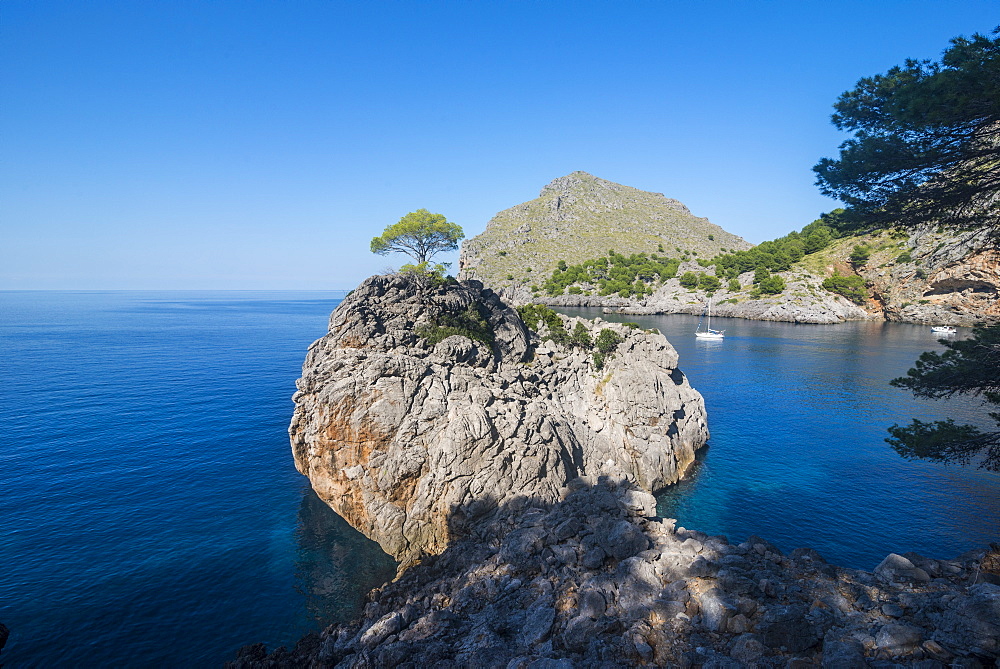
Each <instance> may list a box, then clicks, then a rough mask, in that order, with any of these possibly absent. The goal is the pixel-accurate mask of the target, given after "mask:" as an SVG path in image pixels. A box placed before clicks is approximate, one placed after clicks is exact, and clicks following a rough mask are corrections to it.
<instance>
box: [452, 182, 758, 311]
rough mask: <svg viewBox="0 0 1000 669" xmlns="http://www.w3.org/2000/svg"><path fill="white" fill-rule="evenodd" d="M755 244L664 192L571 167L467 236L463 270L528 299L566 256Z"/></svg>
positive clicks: (711, 252)
mask: <svg viewBox="0 0 1000 669" xmlns="http://www.w3.org/2000/svg"><path fill="white" fill-rule="evenodd" d="M750 246H751V244H749V243H748V242H747V241H746V240H744V239H742V238H741V237H738V236H736V235H734V234H732V233H730V232H726V231H725V230H723V229H722V228H721V227H719V226H718V225H715V224H714V223H711V222H709V220H708V219H706V218H701V217H698V216H695V215H693V214H692V213H691V212H690V211H689V210H688V208H687V207H686V206H685V205H684V204H683V203H681V202H679V201H678V200H675V199H673V198H668V197H665V196H664V195H663V193H651V192H648V191H644V190H639V189H638V188H632V187H631V186H625V185H622V184H618V183H614V182H613V181H607V180H605V179H599V178H598V177H595V176H593V175H592V174H588V173H586V172H573V173H572V174H568V175H566V176H564V177H559V178H558V179H554V180H553V181H552V182H551V183H549V184H548V185H547V186H545V187H544V188H542V191H541V193H539V196H538V197H537V198H536V199H534V200H530V201H528V202H524V203H522V204H519V205H516V206H514V207H511V208H510V209H505V210H504V211H501V212H500V213H498V214H497V215H496V216H494V217H493V218H492V219H491V220H490V221H489V222H488V223H487V224H486V230H485V231H483V233H482V234H480V235H477V236H476V237H473V238H471V239H467V240H466V241H465V242H463V244H462V251H461V256H460V259H459V269H460V273H459V277H460V278H468V279H477V280H480V281H482V282H483V283H485V284H486V285H488V286H490V287H492V288H494V289H495V290H497V291H499V292H500V293H502V294H503V296H504V297H505V298H508V299H511V300H514V301H516V302H518V303H525V302H529V301H531V297H532V292H534V291H532V290H531V286H532V285H535V284H537V285H542V284H543V283H544V282H545V280H546V279H547V278H548V277H549V276H551V274H552V270H553V269H555V267H556V265H557V263H558V262H559V261H560V260H563V261H565V262H567V263H569V264H570V265H573V264H576V263H580V262H583V261H585V260H590V259H593V258H598V257H600V256H604V255H607V253H608V250H609V249H614V250H615V251H617V252H618V253H622V254H625V255H629V254H632V253H656V252H657V249H660V252H661V254H667V255H670V256H680V255H681V254H685V255H686V254H693V255H695V256H698V257H701V258H711V257H713V256H715V255H716V254H718V253H719V252H720V251H721V250H722V249H730V250H740V249H746V248H750Z"/></svg>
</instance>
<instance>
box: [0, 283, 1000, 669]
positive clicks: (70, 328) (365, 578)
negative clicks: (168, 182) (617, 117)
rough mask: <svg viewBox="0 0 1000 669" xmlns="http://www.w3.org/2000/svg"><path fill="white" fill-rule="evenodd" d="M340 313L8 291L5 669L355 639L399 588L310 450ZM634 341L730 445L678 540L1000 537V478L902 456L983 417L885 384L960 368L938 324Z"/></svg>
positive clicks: (296, 300) (713, 462)
mask: <svg viewBox="0 0 1000 669" xmlns="http://www.w3.org/2000/svg"><path fill="white" fill-rule="evenodd" d="M340 295H341V294H336V293H305V292H169V293H166V292H163V293H153V292H73V293H56V292H0V378H2V380H3V383H2V384H0V425H2V426H3V429H2V432H0V439H2V441H0V471H2V472H3V478H2V482H3V487H2V488H0V564H3V565H4V568H3V569H2V570H0V622H3V623H5V624H6V625H8V626H9V627H10V628H11V638H10V640H9V641H8V643H7V646H6V648H5V649H4V650H3V653H2V655H0V659H2V661H3V663H4V664H5V665H7V666H10V667H22V666H29V667H30V666H218V665H220V664H221V663H223V662H225V661H226V660H228V659H231V658H232V657H233V656H234V654H235V650H236V648H237V647H238V646H240V645H243V644H247V643H254V642H258V641H263V642H265V643H267V644H268V645H269V646H270V647H274V646H276V645H278V644H291V643H294V642H295V640H296V639H298V638H299V637H300V636H301V635H302V634H303V633H305V632H307V631H309V630H310V629H316V628H318V627H319V626H320V625H321V624H323V623H326V622H331V621H334V620H338V619H343V618H344V617H350V616H351V615H352V614H353V613H354V612H355V611H357V606H358V602H359V600H360V598H361V597H362V596H363V594H364V593H365V592H366V591H367V590H368V589H369V588H371V587H373V586H376V585H378V584H380V583H381V582H383V580H384V579H385V578H390V577H391V576H392V575H393V573H394V567H393V564H392V563H391V561H390V560H388V558H387V557H386V556H385V555H384V554H383V553H382V552H381V551H380V550H379V548H378V546H377V545H375V544H373V543H372V542H369V541H367V540H366V539H364V537H361V536H360V535H359V534H358V533H357V532H354V531H353V530H352V529H351V528H350V527H348V526H347V525H346V523H344V522H343V521H342V520H341V519H340V518H339V517H337V516H336V514H333V513H332V512H331V511H330V510H329V509H327V508H326V507H325V505H323V504H322V503H321V502H319V500H318V499H317V498H316V497H315V496H314V495H313V494H312V493H311V492H310V491H309V489H308V488H307V487H306V481H305V479H304V477H302V476H301V475H299V474H298V473H297V472H296V471H295V469H294V467H293V465H292V457H291V453H290V449H289V445H288V437H287V432H286V430H287V426H288V421H289V418H290V417H291V411H292V403H291V401H290V396H291V394H292V393H293V392H294V389H295V388H294V381H295V379H296V378H297V377H298V375H299V373H300V369H301V365H302V360H303V358H304V357H305V352H306V348H307V347H308V345H309V344H310V343H311V342H312V341H313V340H315V339H317V338H319V337H320V336H322V335H323V334H324V333H325V332H326V323H327V319H328V318H329V314H330V311H331V310H332V309H333V307H334V306H335V305H336V304H337V302H338V301H339V297H340ZM567 311H568V310H567ZM606 318H610V317H606ZM622 320H634V321H640V322H642V323H643V324H644V325H645V326H647V327H649V326H655V327H659V328H660V329H661V330H662V331H663V332H664V334H666V335H667V336H668V338H669V339H670V340H671V342H672V343H673V344H674V345H675V347H676V348H677V349H678V350H679V352H680V356H681V358H680V366H681V369H682V370H684V371H685V373H687V375H688V376H689V378H690V380H691V383H692V384H693V385H694V386H695V388H697V389H698V390H700V391H701V392H702V393H703V394H704V396H705V400H706V403H707V405H708V409H709V426H710V428H711V429H712V439H711V441H710V445H711V446H710V448H709V449H707V451H705V452H704V454H703V455H702V457H701V464H700V466H699V468H698V469H697V470H696V472H695V473H694V474H693V476H692V477H691V478H690V479H689V480H688V481H686V482H684V483H682V484H680V485H679V486H676V487H674V488H671V489H670V490H668V491H667V492H666V493H665V494H661V496H660V501H661V508H660V511H661V513H664V514H668V515H677V516H679V517H680V524H682V525H686V526H687V527H690V528H694V529H700V530H704V531H707V532H709V533H726V534H729V535H730V536H731V537H732V538H733V539H734V540H740V539H742V538H745V537H746V536H747V535H749V534H758V535H760V536H763V537H765V538H767V539H768V540H770V541H772V542H773V543H775V544H777V545H778V546H779V547H781V548H782V549H785V550H787V549H790V548H794V547H796V546H799V545H808V546H812V547H814V548H817V549H818V550H819V551H820V553H822V554H823V556H824V557H826V558H827V559H828V560H830V561H831V562H837V563H840V564H844V565H848V566H857V567H862V568H866V569H871V568H873V567H874V566H875V565H876V564H877V563H878V561H879V560H880V559H881V558H882V557H884V556H885V554H886V553H888V552H890V551H895V552H903V551H906V550H915V551H917V552H920V553H924V554H926V555H929V556H934V557H952V556H954V555H956V554H958V553H960V552H962V551H965V550H968V549H970V548H978V547H981V546H983V545H985V543H986V542H987V541H988V540H997V538H998V535H1000V529H998V528H1000V509H998V502H997V499H998V497H1000V495H998V492H1000V477H998V476H997V475H994V474H988V473H984V472H978V471H976V470H975V469H973V468H959V467H943V466H940V465H934V464H930V463H920V462H916V463H911V462H906V461H904V460H902V459H900V458H899V457H898V456H896V454H895V453H894V452H892V450H891V449H890V448H889V447H888V446H887V445H886V444H884V442H883V441H882V439H883V438H884V436H885V426H886V425H889V424H891V423H892V422H899V421H905V420H909V418H910V417H911V416H915V417H920V418H924V419H927V418H935V417H943V416H945V415H954V416H955V417H956V418H959V419H970V418H975V417H978V416H979V415H980V410H979V408H978V405H977V404H976V403H974V402H964V403H958V405H959V406H958V409H957V410H956V411H952V412H948V411H946V408H947V407H946V405H944V404H941V403H933V402H922V401H916V400H913V399H912V398H911V397H909V396H908V395H907V394H906V393H905V392H903V391H901V390H898V389H894V388H891V387H889V386H888V385H887V383H886V381H887V380H888V379H889V378H892V377H894V376H898V375H900V374H902V373H905V371H906V369H907V368H908V367H909V366H910V365H911V364H912V362H913V360H914V359H915V358H916V356H917V355H918V354H919V353H920V352H921V351H923V350H931V349H937V348H940V345H938V344H937V343H936V342H935V340H934V338H933V337H932V336H930V334H929V332H928V331H927V329H926V328H923V327H917V326H905V325H896V324H878V323H854V324H845V325H840V326H795V325H792V324H787V323H756V322H750V321H729V322H725V321H724V320H723V319H720V322H719V323H713V325H717V326H719V327H726V328H727V339H726V340H725V341H724V342H721V343H719V344H718V345H713V344H709V345H707V346H706V345H705V344H704V343H698V342H695V341H694V338H693V335H691V331H693V328H694V324H695V322H696V320H697V319H696V318H692V317H686V316H670V317H662V318H659V317H646V318H636V317H630V318H627V319H622ZM953 404H954V403H953ZM948 406H950V405H948Z"/></svg>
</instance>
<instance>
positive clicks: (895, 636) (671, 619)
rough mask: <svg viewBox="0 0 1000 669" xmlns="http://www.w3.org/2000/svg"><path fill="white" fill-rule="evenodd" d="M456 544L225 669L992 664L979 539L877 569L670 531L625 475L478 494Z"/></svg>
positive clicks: (996, 635)
mask: <svg viewBox="0 0 1000 669" xmlns="http://www.w3.org/2000/svg"><path fill="white" fill-rule="evenodd" d="M481 502H482V504H481V505H480V506H479V507H478V510H479V513H478V515H477V517H476V522H474V523H472V522H470V518H469V516H468V509H467V508H466V509H464V510H463V511H462V513H461V514H457V513H456V514H455V518H454V520H455V524H456V532H455V534H454V535H453V538H452V543H451V544H450V545H449V547H448V548H447V549H446V550H445V551H444V552H442V553H441V554H440V555H436V556H430V557H425V558H423V559H421V560H419V561H418V562H415V563H413V564H412V565H411V566H409V568H406V569H404V570H403V571H402V572H401V574H400V575H399V576H398V577H397V579H396V580H395V581H393V582H392V583H388V584H386V585H384V586H382V587H381V588H378V589H376V590H374V591H372V592H371V593H370V594H369V597H368V599H369V601H368V603H367V605H366V606H365V609H364V613H363V615H362V616H361V617H360V618H359V619H358V620H355V621H353V622H352V623H349V624H341V625H334V626H331V627H329V628H328V629H326V630H325V631H324V632H323V633H322V634H320V635H319V636H316V635H313V636H310V637H307V638H306V639H303V641H302V642H300V644H299V645H298V646H297V647H296V648H295V649H292V650H285V649H278V650H277V651H275V652H273V653H271V654H267V653H266V650H265V649H264V647H263V646H262V645H260V644H258V645H256V646H249V647H245V648H243V649H241V651H240V654H239V656H238V657H237V659H236V660H235V661H234V662H232V663H230V665H228V666H230V667H234V668H238V669H250V668H262V667H291V666H297V667H301V666H312V667H424V666H438V667H450V666H467V667H508V668H511V669H514V668H519V667H524V668H527V667H533V668H538V669H540V668H543V667H577V666H588V667H590V666H606V667H617V666H630V667H631V666H670V667H674V666H679V667H688V666H711V667H738V666H760V667H786V666H807V665H816V664H821V665H822V666H826V667H865V666H885V667H889V666H895V665H899V664H904V665H911V664H917V663H919V666H921V667H927V668H931V667H944V666H947V665H951V666H962V667H977V666H991V665H992V664H993V663H995V662H996V660H997V658H998V657H1000V645H998V644H1000V641H998V639H1000V622H998V621H1000V587H998V586H997V585H995V584H993V583H991V582H988V581H989V579H988V578H984V577H983V576H982V573H983V570H982V569H981V567H982V564H983V563H987V564H989V563H988V560H984V557H987V558H988V555H987V556H984V554H983V553H982V552H980V553H977V554H967V555H965V556H962V557H961V558H959V559H956V560H951V561H939V560H929V559H926V558H922V557H920V556H918V555H915V554H907V555H905V556H900V555H890V556H889V557H887V558H886V560H885V561H883V563H882V564H881V565H879V568H878V569H876V570H875V572H874V573H868V572H863V571H858V570H850V569H843V568H839V567H834V566H831V565H828V564H826V563H825V562H824V561H823V559H822V557H821V556H819V554H817V553H816V552H815V551H813V550H811V549H798V550H795V551H792V553H790V554H789V555H783V554H782V553H781V551H780V550H778V549H777V548H776V547H775V546H773V545H772V544H770V543H769V542H767V541H766V540H764V539H761V538H759V537H751V538H750V539H748V540H747V541H745V542H743V543H741V544H739V545H732V544H729V542H728V541H727V540H726V539H725V538H724V537H711V536H707V535H705V534H703V533H700V532H696V531H691V530H685V529H684V528H675V527H674V521H672V520H668V519H662V518H657V517H655V516H653V514H654V513H655V499H654V498H653V496H652V495H650V494H648V493H645V492H643V491H641V490H638V489H636V488H635V487H634V486H632V485H631V484H628V483H626V482H623V481H613V480H609V479H607V478H604V477H602V478H601V479H600V480H598V481H596V482H589V481H587V480H584V479H576V480H574V481H572V482H571V483H570V484H569V485H568V486H567V487H566V488H565V489H563V491H562V495H561V501H559V502H556V503H543V502H539V501H538V500H535V499H532V498H529V497H516V498H514V499H513V500H510V501H508V502H506V503H504V504H501V505H496V504H494V503H492V502H491V500H489V499H484V500H481Z"/></svg>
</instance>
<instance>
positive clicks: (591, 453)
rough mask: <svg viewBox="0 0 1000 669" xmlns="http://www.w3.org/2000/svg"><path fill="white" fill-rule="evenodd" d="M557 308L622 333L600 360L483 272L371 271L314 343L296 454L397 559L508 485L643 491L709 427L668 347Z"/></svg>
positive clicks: (301, 396) (465, 526)
mask: <svg viewBox="0 0 1000 669" xmlns="http://www.w3.org/2000/svg"><path fill="white" fill-rule="evenodd" d="M565 324H566V325H568V326H570V327H573V328H576V327H579V328H580V329H582V331H584V332H587V333H588V338H589V339H593V338H595V337H596V336H597V335H598V333H599V331H601V330H604V329H607V330H610V331H612V332H614V333H616V334H617V335H618V338H619V339H620V340H621V341H620V343H618V344H617V347H616V350H615V351H614V352H613V354H611V355H609V356H608V357H607V359H606V361H604V363H603V367H602V368H601V369H598V368H597V364H596V363H595V361H594V359H593V356H592V354H591V353H590V352H589V351H588V350H587V349H586V348H585V347H582V346H572V345H568V344H557V343H555V341H553V340H552V339H551V338H546V339H545V340H543V338H542V337H540V336H539V335H538V334H537V333H535V332H533V331H531V330H529V329H528V328H527V327H526V326H525V324H524V323H523V322H522V320H521V318H520V317H519V316H518V314H517V312H515V311H514V310H512V309H510V308H509V307H507V306H506V305H505V304H503V302H501V301H500V299H499V298H498V297H497V295H495V294H494V293H493V292H492V291H491V290H488V289H485V288H483V286H482V284H480V283H479V282H476V281H466V282H463V283H445V284H443V285H435V284H434V283H432V282H428V281H425V280H421V279H419V278H414V277H407V276H404V275H395V276H377V277H372V278H370V279H368V280H367V281H365V282H364V283H362V284H361V286H360V287H359V288H358V289H357V290H355V291H354V292H353V293H352V294H351V295H350V296H348V297H347V298H346V299H345V300H344V302H342V303H341V304H340V305H339V306H338V307H337V309H336V310H335V311H334V313H333V315H332V316H331V319H330V330H329V334H327V335H326V336H325V337H323V338H322V339H320V340H318V341H317V342H315V343H314V344H313V345H312V346H311V347H310V349H309V353H308V355H307V358H306V361H305V364H304V365H303V372H302V378H301V379H300V380H299V381H298V388H299V391H298V392H297V393H295V396H294V398H293V399H294V401H295V412H294V415H293V418H292V422H291V426H290V428H289V434H290V436H291V442H292V450H293V454H294V458H295V464H296V467H297V468H298V469H299V471H300V472H302V473H303V474H305V475H306V476H308V477H309V480H310V482H311V483H312V486H313V488H314V489H315V491H316V493H317V494H318V495H319V497H320V498H321V499H323V500H324V501H326V502H327V503H328V504H329V505H330V506H331V507H333V509H334V510H335V511H337V513H339V514H340V515H341V516H343V517H344V518H345V519H346V520H347V521H348V522H349V523H350V524H351V525H353V526H354V527H355V528H357V529H358V530H360V531H361V532H362V533H364V534H365V535H366V536H368V537H370V538H372V539H374V540H375V541H377V542H378V543H379V544H380V545H381V546H382V547H383V549H384V550H385V551H386V552H387V553H389V554H390V555H393V556H394V557H395V558H396V559H398V560H400V561H403V562H409V561H412V560H415V559H417V558H419V557H420V556H422V555H425V554H437V553H440V552H442V551H443V550H444V549H445V548H446V547H447V546H448V544H449V543H450V542H452V541H454V540H455V539H457V538H461V537H463V536H465V535H466V534H467V532H468V531H469V528H470V527H473V526H474V525H475V524H476V522H477V519H479V518H481V517H482V516H484V515H485V514H488V513H490V512H492V511H493V510H494V509H496V508H498V507H504V506H505V505H506V504H508V503H509V502H510V501H511V500H512V499H514V498H515V497H518V496H524V495H527V496H530V497H531V498H533V499H536V500H539V501H542V502H554V501H556V500H558V499H559V497H560V494H561V491H562V490H563V488H564V487H565V486H566V484H567V482H568V481H570V480H573V479H575V478H577V477H580V476H591V477H597V476H601V475H611V476H617V477H624V478H625V479H627V480H629V481H632V482H633V483H634V484H635V485H636V486H638V487H639V488H640V489H642V490H645V491H647V492H652V491H653V490H656V489H659V488H662V487H664V486H666V485H668V484H670V483H673V482H675V481H677V480H678V479H679V478H680V477H681V476H682V475H683V474H684V472H685V470H686V469H687V468H688V466H689V465H690V464H691V463H692V462H693V461H694V453H695V450H696V449H698V448H700V447H701V446H702V445H703V444H704V443H705V441H706V440H707V438H708V432H707V428H706V418H705V408H704V402H703V400H702V398H701V396H700V395H699V394H698V393H697V392H696V391H695V390H694V389H692V388H691V386H690V385H689V384H688V382H687V380H686V379H685V378H684V375H683V374H682V373H681V372H680V370H678V369H677V353H676V352H675V351H674V349H673V347H671V346H670V344H669V343H668V342H667V341H666V340H665V339H664V338H663V336H662V335H659V334H655V333H647V332H644V331H642V330H636V329H630V328H626V327H623V326H621V325H613V324H607V323H604V324H602V323H592V322H589V321H584V320H581V319H573V320H571V321H570V320H566V321H565ZM541 330H542V332H543V333H547V334H551V333H549V331H548V330H547V326H541Z"/></svg>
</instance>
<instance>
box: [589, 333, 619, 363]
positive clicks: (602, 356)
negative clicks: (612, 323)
mask: <svg viewBox="0 0 1000 669" xmlns="http://www.w3.org/2000/svg"><path fill="white" fill-rule="evenodd" d="M622 341H624V340H623V339H622V336H621V335H620V334H618V333H617V332H615V331H614V330H612V329H611V328H604V329H603V330H601V331H600V332H598V333H597V339H596V340H595V341H594V345H595V346H596V347H597V350H596V351H594V368H595V369H597V370H601V369H604V363H605V361H606V360H607V359H608V358H609V357H611V356H612V355H614V352H615V349H617V348H618V344H620V343H622Z"/></svg>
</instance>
